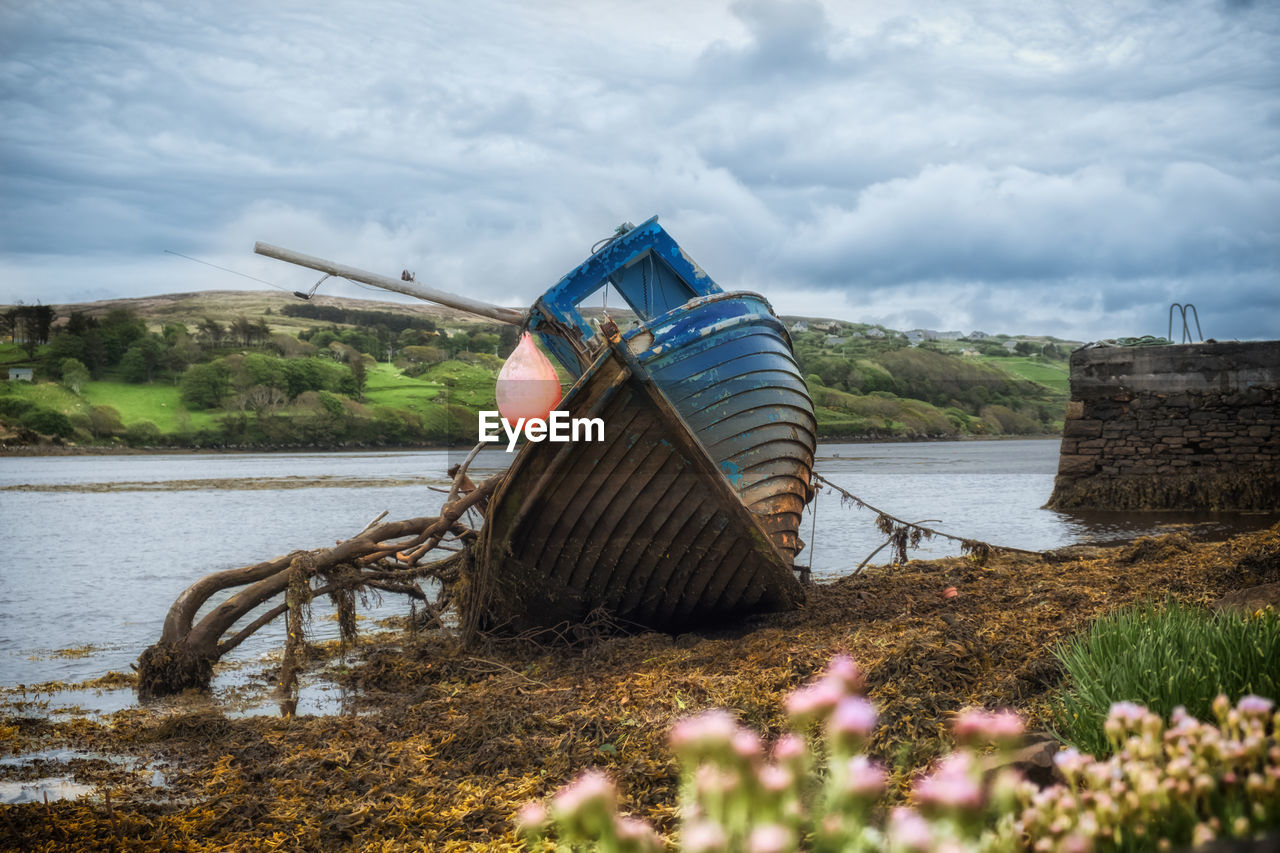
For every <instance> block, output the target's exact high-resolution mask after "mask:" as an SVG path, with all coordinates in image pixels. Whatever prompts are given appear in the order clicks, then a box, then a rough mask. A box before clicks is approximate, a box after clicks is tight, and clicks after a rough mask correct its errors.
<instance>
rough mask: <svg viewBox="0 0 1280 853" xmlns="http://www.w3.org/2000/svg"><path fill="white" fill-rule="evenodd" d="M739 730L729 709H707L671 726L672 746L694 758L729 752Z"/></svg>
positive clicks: (678, 751) (679, 752) (677, 751)
mask: <svg viewBox="0 0 1280 853" xmlns="http://www.w3.org/2000/svg"><path fill="white" fill-rule="evenodd" d="M738 731H739V729H738V723H737V721H736V720H734V719H733V717H732V716H730V715H729V713H728V712H727V711H721V710H718V709H717V710H714V711H706V712H704V713H701V714H698V715H697V716H695V717H686V718H684V719H683V720H680V721H679V722H677V723H676V724H675V725H674V726H672V727H671V748H672V749H673V750H675V751H676V753H678V754H681V755H683V756H686V757H693V758H697V757H700V756H703V755H707V754H714V753H721V752H728V750H729V749H730V748H732V746H733V739H734V737H735V736H736V735H737V734H738Z"/></svg>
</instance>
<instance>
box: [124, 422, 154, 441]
mask: <svg viewBox="0 0 1280 853" xmlns="http://www.w3.org/2000/svg"><path fill="white" fill-rule="evenodd" d="M160 439H161V434H160V427H158V426H156V425H155V424H153V423H152V422H151V421H138V422H137V423H132V424H129V428H128V429H126V430H125V431H124V440H125V443H126V444H128V445H129V446H130V447H152V446H155V445H157V444H159V443H160Z"/></svg>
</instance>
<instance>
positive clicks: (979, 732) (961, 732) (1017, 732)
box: [955, 710, 1025, 744]
mask: <svg viewBox="0 0 1280 853" xmlns="http://www.w3.org/2000/svg"><path fill="white" fill-rule="evenodd" d="M1024 728H1025V727H1024V725H1023V723H1022V718H1021V717H1019V716H1018V715H1017V714H1015V713H1014V712H1013V711H994V712H990V711H977V710H974V711H964V712H962V713H961V714H960V716H958V717H956V722H955V733H956V739H957V740H959V741H960V742H961V743H969V744H973V743H984V742H988V741H995V742H997V743H1002V744H1011V743H1014V742H1016V741H1017V740H1018V738H1020V737H1021V736H1022V732H1023V729H1024Z"/></svg>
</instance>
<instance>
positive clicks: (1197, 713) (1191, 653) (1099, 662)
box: [1053, 599, 1280, 756]
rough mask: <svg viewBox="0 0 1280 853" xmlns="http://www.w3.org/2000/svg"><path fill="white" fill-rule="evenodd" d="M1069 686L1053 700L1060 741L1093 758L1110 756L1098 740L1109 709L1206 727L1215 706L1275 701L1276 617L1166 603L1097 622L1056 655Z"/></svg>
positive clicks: (1278, 669)
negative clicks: (1133, 709)
mask: <svg viewBox="0 0 1280 853" xmlns="http://www.w3.org/2000/svg"><path fill="white" fill-rule="evenodd" d="M1053 653H1054V656H1055V657H1056V658H1057V659H1058V661H1059V663H1061V664H1062V667H1063V669H1064V670H1065V671H1066V672H1067V674H1068V676H1069V679H1068V681H1067V683H1066V685H1065V686H1064V687H1063V688H1062V689H1061V691H1060V692H1059V694H1058V696H1057V697H1055V700H1054V715H1055V721H1056V725H1057V728H1058V732H1059V734H1060V735H1061V736H1062V738H1063V739H1064V740H1066V741H1067V742H1068V743H1070V744H1072V745H1074V746H1076V747H1077V748H1079V749H1080V750H1082V751H1087V752H1089V753H1091V754H1093V755H1098V756H1103V755H1108V754H1110V751H1111V746H1110V743H1109V742H1108V740H1107V737H1106V734H1105V733H1104V732H1103V723H1104V722H1105V721H1106V718H1107V712H1108V710H1109V709H1110V708H1111V705H1112V704H1113V703H1115V702H1123V701H1128V702H1136V703H1139V704H1141V705H1145V706H1146V707H1147V708H1149V709H1150V710H1151V711H1153V712H1155V713H1157V714H1160V715H1161V716H1163V717H1164V718H1165V719H1168V718H1169V715H1170V714H1171V713H1172V712H1173V709H1174V708H1176V707H1178V706H1179V705H1181V706H1183V707H1185V708H1186V709H1187V711H1188V712H1189V713H1190V714H1191V715H1192V716H1194V717H1197V718H1200V719H1210V718H1211V717H1212V713H1213V711H1212V705H1213V700H1214V698H1215V697H1216V696H1217V695H1218V694H1220V693H1225V694H1226V695H1227V698H1228V699H1230V700H1231V701H1232V702H1234V701H1235V700H1237V699H1238V698H1240V697H1241V696H1245V695H1248V694H1251V693H1252V694H1257V695H1260V696H1280V614H1277V613H1276V612H1275V611H1274V610H1272V609H1270V608H1268V609H1267V610H1264V611H1262V612H1260V613H1255V614H1253V615H1249V614H1245V613H1242V612H1239V611H1229V610H1228V611H1218V612H1214V611H1209V610H1205V609H1203V608H1199V607H1191V606H1187V605H1183V604H1179V603H1178V602H1177V601H1175V600H1173V599H1169V600H1168V601H1166V602H1165V604H1164V605H1163V606H1158V605H1156V604H1154V603H1151V602H1148V603H1145V604H1139V605H1136V606H1134V607H1131V608H1126V609H1124V610H1118V611H1115V612H1114V613H1109V614H1107V615H1105V616H1103V617H1101V618H1099V619H1098V620H1097V621H1096V622H1094V623H1093V625H1092V626H1091V627H1090V628H1089V629H1087V630H1086V631H1084V632H1082V633H1081V634H1079V635H1077V636H1076V637H1075V638H1073V639H1071V640H1068V641H1066V642H1065V643H1062V644H1061V645H1059V646H1058V647H1057V648H1055V649H1054V652H1053Z"/></svg>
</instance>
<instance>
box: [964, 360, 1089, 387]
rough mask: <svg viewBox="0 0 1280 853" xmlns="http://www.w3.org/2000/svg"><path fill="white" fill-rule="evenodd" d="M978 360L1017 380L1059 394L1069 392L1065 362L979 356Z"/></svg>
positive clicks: (1068, 377) (1069, 376)
mask: <svg viewBox="0 0 1280 853" xmlns="http://www.w3.org/2000/svg"><path fill="white" fill-rule="evenodd" d="M979 359H980V360H981V361H982V363H983V364H989V365H991V366H992V367H996V368H999V369H1000V370H1003V371H1005V372H1006V373H1012V374H1013V375H1014V376H1017V377H1019V378H1022V379H1028V380H1030V381H1032V382H1037V383H1039V384H1041V385H1043V386H1045V387H1046V388H1050V389H1052V390H1053V391H1056V392H1057V393H1059V394H1067V393H1068V392H1069V391H1070V390H1071V389H1070V378H1071V375H1070V372H1069V371H1068V369H1067V362H1065V361H1045V360H1044V359H1042V358H1027V357H1024V356H1009V357H1007V358H999V357H993V356H979Z"/></svg>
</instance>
